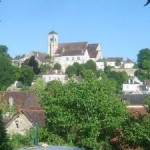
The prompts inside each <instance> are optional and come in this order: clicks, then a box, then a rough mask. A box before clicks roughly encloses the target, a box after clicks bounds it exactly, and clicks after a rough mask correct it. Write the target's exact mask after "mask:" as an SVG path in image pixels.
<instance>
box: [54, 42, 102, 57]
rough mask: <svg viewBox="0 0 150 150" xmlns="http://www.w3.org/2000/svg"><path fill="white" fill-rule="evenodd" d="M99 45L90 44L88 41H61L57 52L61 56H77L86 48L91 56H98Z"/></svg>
mask: <svg viewBox="0 0 150 150" xmlns="http://www.w3.org/2000/svg"><path fill="white" fill-rule="evenodd" d="M98 45H99V44H88V42H73V43H61V44H59V45H58V49H57V51H56V53H55V54H57V55H60V56H77V55H83V54H84V52H85V50H87V51H88V54H89V56H90V58H96V56H97V53H98V51H97V47H98Z"/></svg>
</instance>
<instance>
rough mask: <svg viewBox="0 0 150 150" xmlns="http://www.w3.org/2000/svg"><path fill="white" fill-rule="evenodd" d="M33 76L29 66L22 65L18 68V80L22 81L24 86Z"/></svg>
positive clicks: (29, 83)
mask: <svg viewBox="0 0 150 150" xmlns="http://www.w3.org/2000/svg"><path fill="white" fill-rule="evenodd" d="M33 78H34V72H33V70H32V68H31V67H29V66H27V65H24V66H22V67H21V70H20V78H19V81H22V83H24V84H25V85H26V86H30V85H31V83H32V81H33Z"/></svg>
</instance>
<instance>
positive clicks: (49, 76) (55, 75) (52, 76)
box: [42, 70, 68, 83]
mask: <svg viewBox="0 0 150 150" xmlns="http://www.w3.org/2000/svg"><path fill="white" fill-rule="evenodd" d="M42 78H43V79H44V81H45V82H51V81H53V80H58V81H61V82H63V83H65V82H66V81H67V79H68V76H67V75H66V74H65V73H63V72H62V71H61V70H49V71H47V72H46V73H45V74H43V75H42Z"/></svg>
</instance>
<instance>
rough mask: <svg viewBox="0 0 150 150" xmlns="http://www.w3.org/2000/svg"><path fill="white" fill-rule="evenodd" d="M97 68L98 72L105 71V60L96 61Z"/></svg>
mask: <svg viewBox="0 0 150 150" xmlns="http://www.w3.org/2000/svg"><path fill="white" fill-rule="evenodd" d="M96 67H97V69H98V70H104V68H105V64H104V60H103V59H98V60H97V61H96Z"/></svg>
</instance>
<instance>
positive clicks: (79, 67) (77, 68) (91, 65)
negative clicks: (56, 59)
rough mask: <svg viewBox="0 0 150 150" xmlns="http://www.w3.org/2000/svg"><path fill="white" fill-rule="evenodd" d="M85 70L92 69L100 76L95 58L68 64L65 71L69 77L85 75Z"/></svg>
mask: <svg viewBox="0 0 150 150" xmlns="http://www.w3.org/2000/svg"><path fill="white" fill-rule="evenodd" d="M85 70H91V71H93V72H94V73H95V74H97V76H99V74H98V73H99V72H98V71H97V69H96V63H95V62H94V61H93V60H89V61H87V62H86V63H84V64H79V63H78V62H75V63H74V64H73V65H70V66H68V67H67V68H66V71H65V72H66V74H67V75H68V76H69V77H72V76H74V75H76V76H79V75H81V76H83V72H84V71H85Z"/></svg>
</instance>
